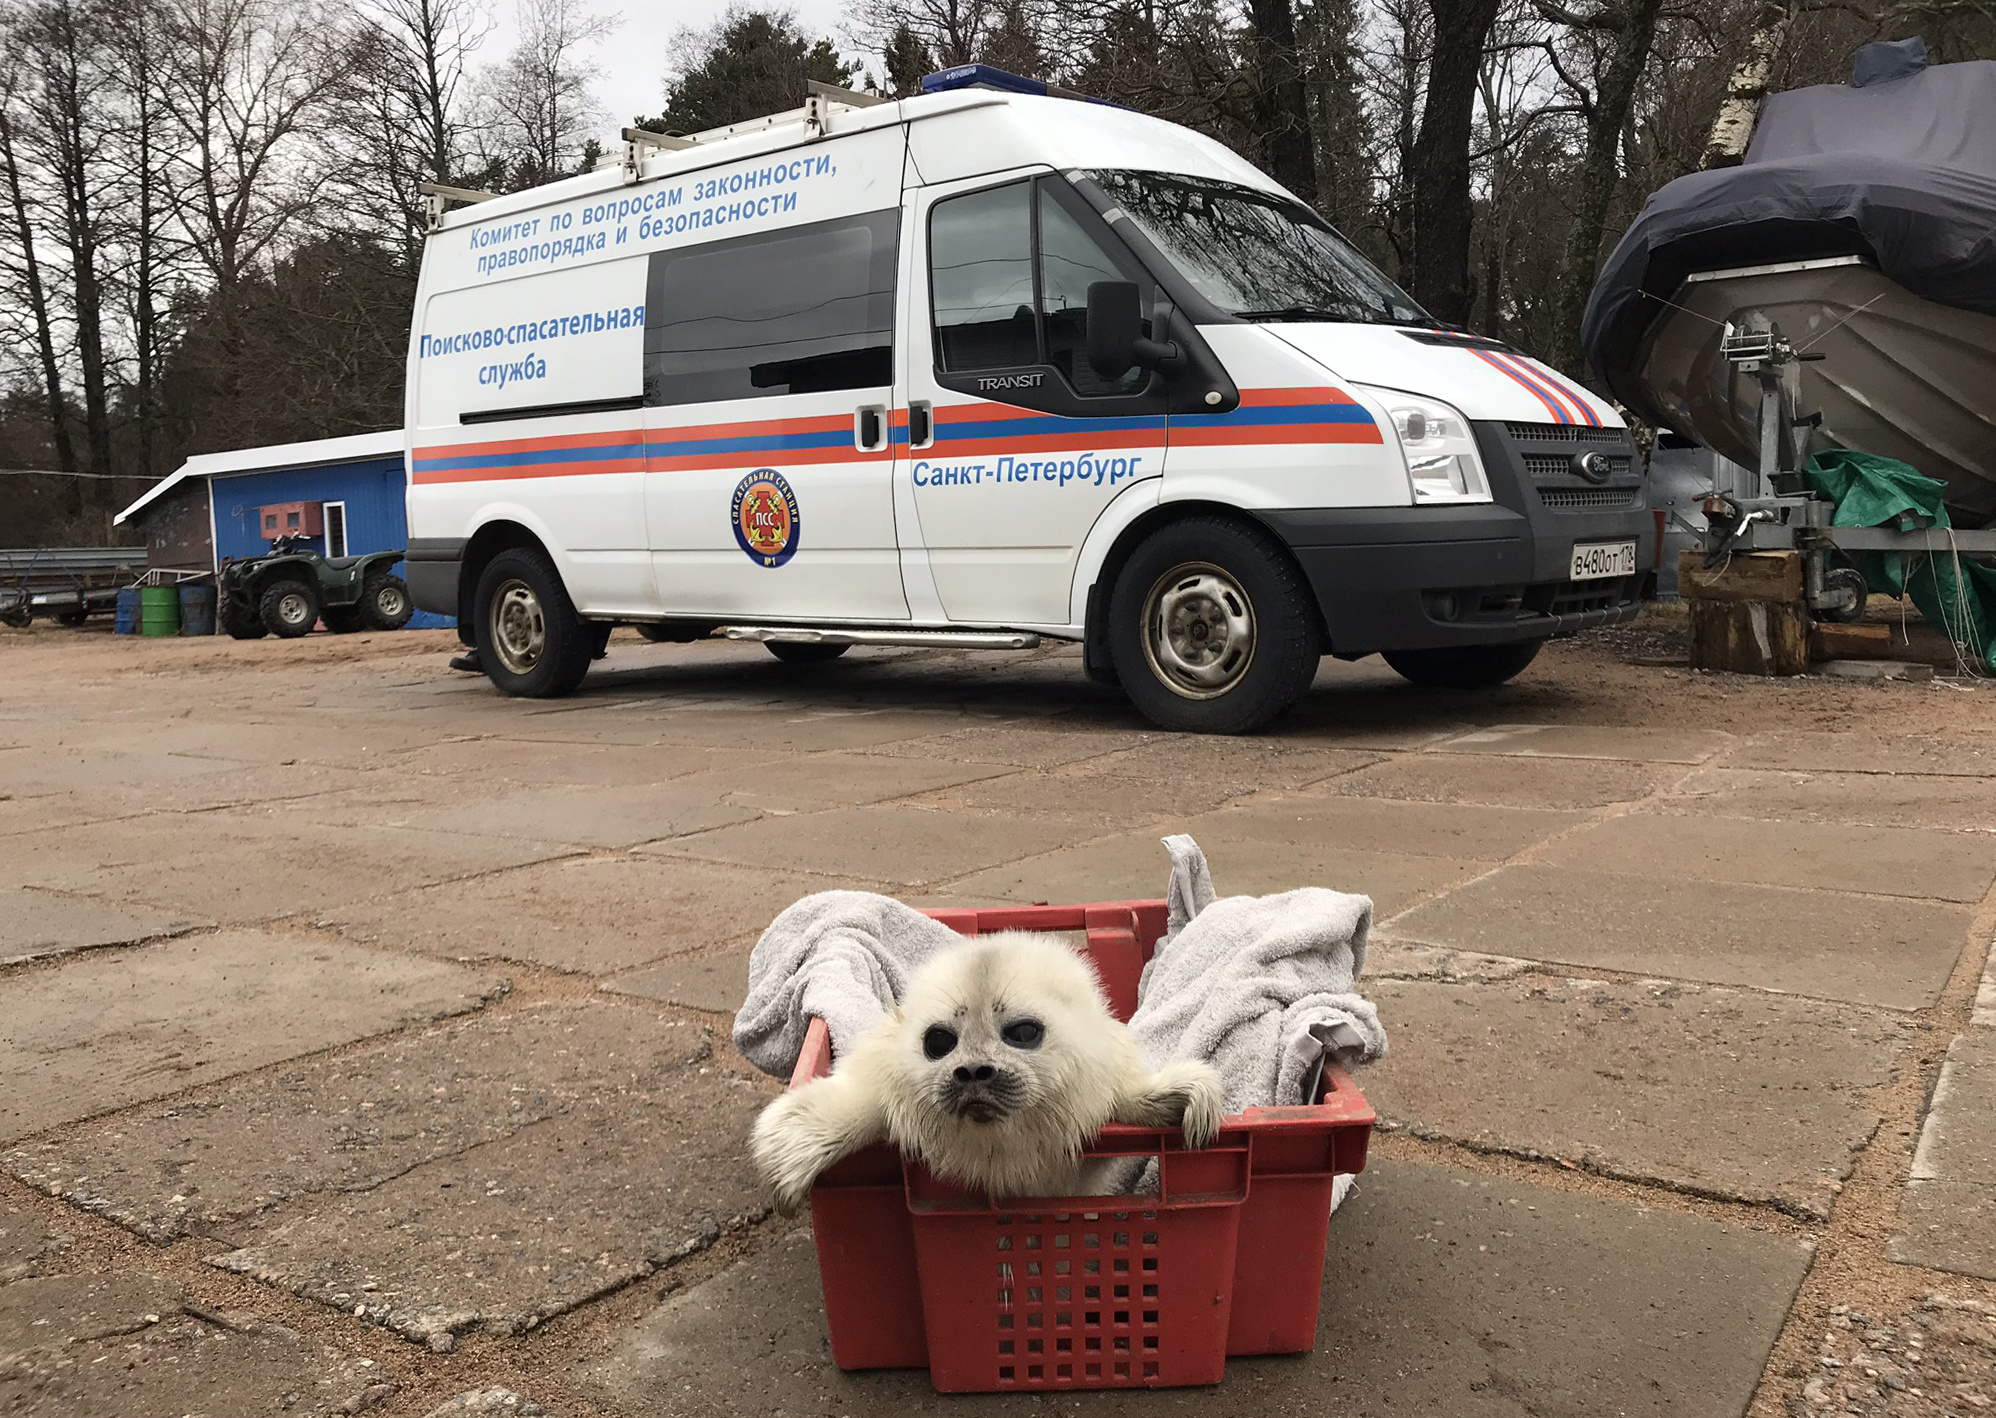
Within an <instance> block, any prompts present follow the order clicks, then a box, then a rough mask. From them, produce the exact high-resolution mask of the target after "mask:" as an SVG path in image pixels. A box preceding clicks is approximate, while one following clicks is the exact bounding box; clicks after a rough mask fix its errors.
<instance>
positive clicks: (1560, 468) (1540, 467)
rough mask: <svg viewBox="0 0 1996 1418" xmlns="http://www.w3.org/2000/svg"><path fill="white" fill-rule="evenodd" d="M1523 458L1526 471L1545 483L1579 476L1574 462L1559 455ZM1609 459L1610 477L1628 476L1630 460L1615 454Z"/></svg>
mask: <svg viewBox="0 0 1996 1418" xmlns="http://www.w3.org/2000/svg"><path fill="white" fill-rule="evenodd" d="M1523 456H1524V459H1525V471H1526V472H1527V473H1528V474H1530V475H1531V477H1532V478H1534V479H1535V480H1539V481H1544V480H1547V479H1551V478H1573V477H1578V476H1579V474H1578V473H1575V472H1574V471H1573V460H1572V459H1570V458H1563V457H1561V456H1560V455H1559V454H1557V453H1526V454H1524V455H1523ZM1597 456H1598V455H1597ZM1607 458H1608V476H1609V477H1611V478H1619V477H1625V476H1627V474H1628V471H1629V460H1628V459H1627V458H1617V457H1615V456H1614V455H1613V454H1609V455H1607Z"/></svg>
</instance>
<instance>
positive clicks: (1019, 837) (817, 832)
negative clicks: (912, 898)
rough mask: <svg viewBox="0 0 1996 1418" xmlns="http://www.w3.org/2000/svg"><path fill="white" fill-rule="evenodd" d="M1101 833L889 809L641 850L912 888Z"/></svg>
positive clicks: (1076, 824) (811, 816)
mask: <svg viewBox="0 0 1996 1418" xmlns="http://www.w3.org/2000/svg"><path fill="white" fill-rule="evenodd" d="M1101 831H1102V829H1101V827H1100V826H1099V825H1097V824H1095V823H1091V822H1087V821H1083V820H1080V819H1076V818H1072V817H1058V818H1055V817H1040V818H1036V819H1033V820H1030V821H1022V820H1020V819H1017V818H1011V817H1003V816H996V815H987V814H980V813H968V812H952V811H948V810H945V809H942V808H928V807H914V806H898V805H895V806H882V807H855V808H833V809H831V810H829V811H826V812H817V813H799V814H797V815H796V816H794V817H766V818H763V819H762V820H761V821H759V822H750V823H745V824H743V825H742V826H740V827H723V828H720V829H719V830H717V831H714V832H702V833H697V834H695V835H694V836H691V837H681V838H677V839H675V840H674V841H671V842H660V843H656V844H653V845H651V846H647V847H644V848H642V849H641V850H643V851H644V852H646V853H647V854H651V853H658V854H662V855H672V856H684V857H697V858H703V859H706V860H709V861H724V862H738V863H743V864H746V865H750V866H762V867H774V868H781V867H802V868H804V869H805V870H808V871H814V872H819V873H822V874H824V875H826V876H832V877H843V878H847V879H850V878H854V877H857V878H861V879H865V880H872V881H886V882H893V883H895V884H897V885H902V886H912V885H917V884H919V883H923V882H932V881H943V880H946V879H948V878H950V877H956V876H961V875H962V874H963V873H965V872H967V871H975V870H977V869H978V868H980V867H988V866H993V865H995V864H997V863H999V862H1005V861H1011V860H1013V859H1015V858H1018V857H1023V856H1026V855H1028V854H1029V853H1033V852H1043V851H1045V850H1046V849H1047V848H1049V847H1059V846H1064V845H1066V844H1068V843H1072V842H1078V841H1082V840H1084V839H1086V838H1089V837H1092V836H1095V835H1097V834H1099V833H1100V832H1101ZM827 884H828V885H830V884H832V883H827Z"/></svg>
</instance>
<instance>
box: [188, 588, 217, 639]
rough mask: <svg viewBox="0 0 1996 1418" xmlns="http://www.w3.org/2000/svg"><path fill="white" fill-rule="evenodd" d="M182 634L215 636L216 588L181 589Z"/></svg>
mask: <svg viewBox="0 0 1996 1418" xmlns="http://www.w3.org/2000/svg"><path fill="white" fill-rule="evenodd" d="M180 633H181V634H182V635H213V634H214V633H215V588H214V587H213V586H182V587H181V588H180Z"/></svg>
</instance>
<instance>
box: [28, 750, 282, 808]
mask: <svg viewBox="0 0 1996 1418" xmlns="http://www.w3.org/2000/svg"><path fill="white" fill-rule="evenodd" d="M161 748H162V751H154V750H152V749H150V748H149V749H148V750H146V751H144V752H131V751H129V750H120V749H111V748H99V747H95V746H89V745H80V744H64V745H58V746H54V747H39V748H37V749H36V750H35V751H34V752H33V753H9V754H0V797H7V798H34V797H41V796H43V795H53V794H58V793H78V792H80V793H92V792H104V793H112V794H121V795H122V794H126V793H130V792H131V791H132V790H133V789H134V787H135V786H142V788H143V790H144V791H153V790H157V789H161V788H163V787H164V786H165V785H167V784H170V783H174V782H179V781H184V780H185V779H188V778H201V777H211V776H215V775H221V774H229V773H237V772H241V771H242V770H244V769H247V768H249V767H250V766H251V760H250V758H249V757H248V756H247V755H243V756H230V755H224V754H217V755H213V756H203V755H197V754H189V753H174V752H170V751H163V750H164V746H161Z"/></svg>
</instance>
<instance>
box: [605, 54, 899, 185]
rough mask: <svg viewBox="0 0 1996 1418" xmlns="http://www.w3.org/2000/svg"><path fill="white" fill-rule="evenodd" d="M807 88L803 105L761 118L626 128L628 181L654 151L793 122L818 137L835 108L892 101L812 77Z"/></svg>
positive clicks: (639, 173)
mask: <svg viewBox="0 0 1996 1418" xmlns="http://www.w3.org/2000/svg"><path fill="white" fill-rule="evenodd" d="M806 89H807V92H806V94H805V97H804V103H803V106H802V107H800V108H791V109H785V110H784V111H783V112H781V113H771V114H767V115H765V116H764V117H761V118H745V119H743V120H742V121H741V122H740V123H729V124H726V125H724V126H722V127H720V128H708V129H705V130H703V131H701V132H698V133H654V132H652V131H651V130H650V129H649V128H626V129H625V130H624V181H626V182H636V181H638V180H639V179H640V178H641V177H642V175H643V172H644V161H645V158H646V156H647V155H648V154H649V153H650V152H653V151H665V152H680V151H683V150H685V149H687V148H694V147H699V146H700V145H702V144H704V143H718V142H721V141H723V140H725V139H728V138H739V137H742V136H744V135H745V134H749V133H761V132H765V131H767V130H769V129H771V128H787V127H790V126H792V125H797V126H799V127H802V128H803V130H804V135H805V137H807V138H816V137H820V136H822V135H823V134H824V132H825V122H826V120H827V119H829V118H830V117H831V116H832V114H833V112H834V111H835V110H838V109H841V108H871V107H873V105H875V104H877V103H887V102H889V101H890V100H888V99H887V98H886V97H885V96H884V95H881V94H873V93H861V92H860V91H859V90H857V89H842V88H840V87H839V86H838V85H837V84H827V83H824V82H822V81H820V80H817V79H812V80H810V81H809V82H808V83H807V85H806Z"/></svg>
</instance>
